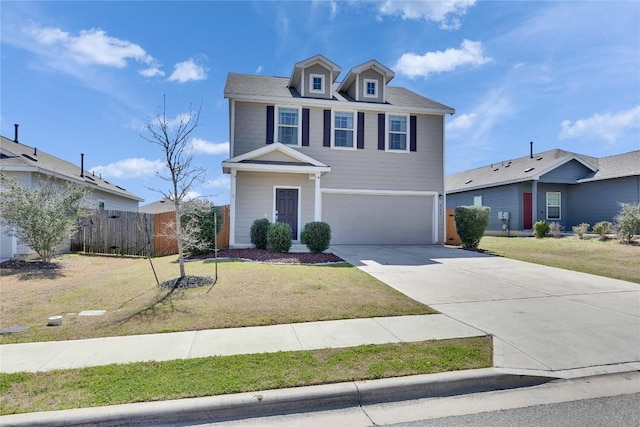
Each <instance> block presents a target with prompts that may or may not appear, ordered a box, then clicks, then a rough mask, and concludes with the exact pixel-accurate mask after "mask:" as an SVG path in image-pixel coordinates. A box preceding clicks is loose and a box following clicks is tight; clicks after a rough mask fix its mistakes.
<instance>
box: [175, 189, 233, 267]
mask: <svg viewBox="0 0 640 427" xmlns="http://www.w3.org/2000/svg"><path fill="white" fill-rule="evenodd" d="M183 207H184V213H183V214H182V215H181V216H180V224H181V225H182V230H183V246H184V250H185V251H187V252H188V253H189V254H191V255H201V254H208V253H210V252H212V251H214V249H215V245H216V236H217V234H218V233H219V232H220V230H222V223H223V222H224V216H223V215H222V211H221V210H220V207H218V206H214V205H213V203H211V202H210V201H208V200H200V199H195V200H191V201H188V202H186V203H185V204H184V205H183ZM214 215H216V216H217V221H216V218H214ZM216 225H217V228H216Z"/></svg>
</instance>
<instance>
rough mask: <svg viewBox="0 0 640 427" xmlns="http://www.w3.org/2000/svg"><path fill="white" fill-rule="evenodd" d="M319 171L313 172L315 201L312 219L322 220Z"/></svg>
mask: <svg viewBox="0 0 640 427" xmlns="http://www.w3.org/2000/svg"><path fill="white" fill-rule="evenodd" d="M320 176H321V174H320V173H316V174H315V202H314V211H313V220H314V221H322V194H321V193H320Z"/></svg>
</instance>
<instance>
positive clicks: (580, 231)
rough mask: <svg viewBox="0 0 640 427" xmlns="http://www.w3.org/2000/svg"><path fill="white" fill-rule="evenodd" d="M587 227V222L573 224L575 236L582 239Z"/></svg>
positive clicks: (587, 229)
mask: <svg viewBox="0 0 640 427" xmlns="http://www.w3.org/2000/svg"><path fill="white" fill-rule="evenodd" d="M589 227H590V225H589V224H587V223H586V222H583V223H582V224H578V225H574V226H573V232H574V234H575V235H576V236H578V239H583V238H584V235H585V234H587V231H589Z"/></svg>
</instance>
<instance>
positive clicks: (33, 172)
mask: <svg viewBox="0 0 640 427" xmlns="http://www.w3.org/2000/svg"><path fill="white" fill-rule="evenodd" d="M83 162H84V161H83V156H81V163H83ZM0 172H1V173H3V174H5V175H8V176H13V177H16V178H17V179H18V181H19V182H20V183H21V184H22V185H24V186H28V187H31V186H35V184H36V183H37V182H38V180H40V179H43V178H54V179H56V180H60V181H69V182H75V183H78V184H85V185H87V186H89V187H91V189H92V192H91V194H90V195H89V197H88V205H89V206H88V207H89V208H93V209H114V210H122V211H137V210H138V204H139V202H141V201H143V199H141V198H140V197H138V196H136V195H135V194H133V193H130V192H128V191H127V190H125V189H124V188H122V187H119V186H117V185H115V184H113V183H110V182H108V181H106V180H104V179H101V178H100V177H98V176H95V175H93V174H92V173H90V172H87V171H85V170H84V167H83V166H81V167H78V166H76V165H74V164H72V163H70V162H67V161H65V160H62V159H60V158H58V157H55V156H52V155H51V154H48V153H45V152H44V151H42V150H39V149H37V148H36V147H30V146H28V145H24V144H21V143H19V142H18V128H17V125H16V134H15V138H14V139H13V140H10V139H8V138H5V137H4V136H0ZM0 242H1V244H0V261H4V260H7V259H10V258H14V257H16V256H23V255H28V254H30V253H31V252H30V249H29V247H28V246H26V245H24V244H20V243H18V241H17V239H16V238H15V237H12V236H8V235H7V234H6V230H5V227H1V228H0Z"/></svg>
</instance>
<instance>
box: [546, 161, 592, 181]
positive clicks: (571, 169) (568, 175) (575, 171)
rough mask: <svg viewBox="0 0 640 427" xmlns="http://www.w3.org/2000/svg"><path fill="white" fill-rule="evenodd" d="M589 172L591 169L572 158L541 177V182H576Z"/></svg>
mask: <svg viewBox="0 0 640 427" xmlns="http://www.w3.org/2000/svg"><path fill="white" fill-rule="evenodd" d="M589 172H591V169H589V168H587V167H586V166H584V165H583V164H582V163H580V162H578V161H576V160H571V161H569V162H567V163H565V164H564V165H562V166H560V167H557V168H555V169H553V170H552V171H550V172H548V173H546V174H544V175H542V176H541V177H540V182H554V183H558V184H575V182H576V181H577V180H578V179H580V178H584V177H585V176H586V175H587V174H588V173H589Z"/></svg>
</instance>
